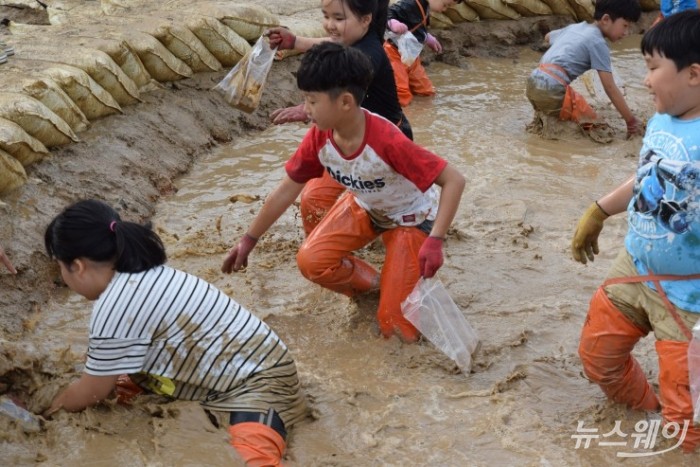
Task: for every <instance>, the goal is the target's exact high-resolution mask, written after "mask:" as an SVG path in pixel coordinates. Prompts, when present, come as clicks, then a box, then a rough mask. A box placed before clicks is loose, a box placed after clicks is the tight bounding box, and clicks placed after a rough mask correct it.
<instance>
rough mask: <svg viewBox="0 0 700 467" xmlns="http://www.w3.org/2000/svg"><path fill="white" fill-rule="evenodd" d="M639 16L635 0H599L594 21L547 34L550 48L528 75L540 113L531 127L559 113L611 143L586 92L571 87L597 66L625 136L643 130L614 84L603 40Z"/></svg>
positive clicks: (532, 99) (619, 36)
mask: <svg viewBox="0 0 700 467" xmlns="http://www.w3.org/2000/svg"><path fill="white" fill-rule="evenodd" d="M640 15H641V8H640V6H639V2H638V1H637V0H598V1H597V2H595V13H594V15H593V17H594V19H595V21H594V22H593V23H586V22H581V23H578V24H572V25H569V26H567V27H565V28H563V29H557V30H555V31H551V32H549V33H548V34H547V35H546V36H545V42H549V43H551V47H550V48H549V49H548V50H547V52H545V54H544V55H543V56H542V58H541V59H540V64H539V66H538V67H537V68H535V69H534V70H533V71H532V73H531V74H530V76H529V77H528V79H527V88H526V92H525V94H526V96H527V98H528V100H529V101H530V104H532V107H533V108H534V109H535V112H536V113H535V120H534V121H533V123H532V124H531V125H530V127H529V129H531V130H534V129H535V128H533V127H538V126H539V125H540V124H546V123H545V122H546V118H547V117H555V118H558V119H560V120H562V121H567V120H571V121H574V122H575V123H577V124H578V125H579V126H580V127H581V129H582V130H584V132H586V133H587V134H588V135H589V136H591V138H593V139H595V140H596V141H599V142H609V141H610V140H611V139H610V136H607V135H605V134H599V133H601V132H600V130H601V128H602V129H604V128H607V125H604V124H602V122H600V121H599V120H598V116H597V115H596V113H595V111H594V110H593V109H592V108H591V107H590V106H589V105H588V103H587V102H586V100H585V99H584V98H583V96H581V95H580V94H578V93H577V92H576V91H574V89H573V88H572V87H571V82H572V81H574V80H575V79H576V78H578V77H579V76H581V75H582V74H583V73H584V72H586V71H588V70H596V71H597V72H598V76H599V77H600V82H601V84H602V85H603V89H604V90H605V93H606V94H607V96H608V97H609V98H610V101H611V102H612V104H613V105H614V106H615V108H616V109H617V111H618V112H619V113H620V115H621V116H622V118H623V119H624V120H625V124H626V125H627V138H630V137H632V136H634V135H641V134H644V124H643V123H642V121H641V120H639V119H638V118H637V117H635V116H634V115H633V114H632V111H630V109H629V107H628V106H627V102H625V98H624V96H623V95H622V92H621V91H620V89H619V88H618V87H617V85H616V84H615V79H614V78H613V74H612V63H611V60H610V49H609V48H608V45H607V43H606V42H605V39H608V40H610V41H611V42H615V41H617V40H620V39H622V38H623V37H624V36H626V35H627V29H628V27H629V23H630V22H635V21H637V20H638V19H639V17H640ZM540 113H541V114H544V117H543V116H542V115H540ZM537 129H539V128H537ZM603 133H604V132H603Z"/></svg>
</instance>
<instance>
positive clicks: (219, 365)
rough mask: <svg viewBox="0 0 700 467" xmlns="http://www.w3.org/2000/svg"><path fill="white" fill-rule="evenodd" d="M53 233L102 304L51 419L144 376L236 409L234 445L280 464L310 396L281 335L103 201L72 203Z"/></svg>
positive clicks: (217, 406)
mask: <svg viewBox="0 0 700 467" xmlns="http://www.w3.org/2000/svg"><path fill="white" fill-rule="evenodd" d="M44 238H45V243H46V251H47V252H48V254H49V256H50V257H51V258H54V259H56V260H57V262H58V265H59V267H60V270H61V276H62V277H63V280H64V281H65V283H66V285H67V286H68V287H70V288H71V289H72V290H73V291H75V292H77V293H78V294H80V295H82V296H84V297H85V298H87V299H88V300H96V302H95V305H94V307H93V311H92V316H91V319H90V336H89V342H88V349H87V360H86V363H85V370H84V373H83V375H82V376H81V377H80V379H78V380H76V381H74V382H73V383H71V384H70V385H69V386H68V387H67V388H66V389H65V390H63V391H62V392H61V393H59V394H58V395H57V396H56V397H55V398H54V400H53V402H52V403H51V406H50V408H49V409H48V410H47V411H46V412H45V414H46V415H47V416H49V415H51V414H53V413H55V412H56V411H58V410H61V409H63V410H67V411H69V412H76V411H79V410H82V409H84V408H86V407H88V406H91V405H94V404H97V403H98V402H100V401H102V400H103V399H105V398H107V397H109V396H110V395H111V394H112V393H113V392H114V391H115V389H116V392H117V394H118V395H119V394H120V393H121V394H124V393H125V392H126V394H124V395H126V396H133V393H128V391H129V390H130V389H131V388H133V382H132V381H130V380H133V381H136V382H138V383H139V386H140V387H142V388H144V389H145V388H151V389H153V388H158V392H159V393H161V394H165V395H168V396H170V397H172V398H176V399H184V400H196V401H200V404H201V405H202V407H204V409H205V410H211V411H218V412H227V413H229V414H230V415H229V424H230V426H229V433H230V434H231V444H232V445H233V447H234V448H235V449H236V451H237V452H238V454H240V455H241V456H242V457H243V459H244V460H245V461H246V463H247V465H280V462H281V458H282V455H283V453H284V450H285V448H286V442H285V438H286V430H288V429H289V428H290V427H291V426H292V425H293V424H294V423H296V422H298V421H300V420H301V419H302V418H304V417H305V415H306V403H305V400H304V397H303V396H302V393H301V391H300V387H299V380H298V378H297V371H296V366H295V363H294V360H293V358H292V356H291V355H290V353H289V351H288V349H287V347H286V346H285V345H284V343H283V342H282V341H281V340H280V338H279V337H278V336H277V335H276V334H275V333H274V331H272V330H271V329H270V328H269V327H268V326H267V325H266V324H265V323H264V322H262V321H261V320H260V319H258V318H257V317H255V316H254V315H253V314H251V313H250V312H249V311H248V310H246V309H245V308H243V307H242V306H241V305H239V304H238V303H236V302H235V301H233V300H232V299H231V298H229V297H228V296H226V295H225V294H224V293H222V292H221V291H219V290H218V289H216V288H214V286H212V285H211V284H209V283H207V282H205V281H204V280H202V279H199V278H197V277H195V276H192V275H190V274H187V273H185V272H182V271H178V270H176V269H173V268H170V267H168V266H165V264H164V263H165V261H166V254H165V249H164V247H163V244H162V242H161V240H160V238H159V237H158V236H157V234H156V233H154V232H153V231H151V229H150V228H148V227H145V226H142V225H139V224H136V223H133V222H125V221H122V220H121V219H120V217H119V215H118V214H117V212H115V211H114V210H113V209H112V208H111V207H109V206H108V205H106V204H105V203H103V202H100V201H96V200H86V201H80V202H77V203H75V204H73V205H72V206H70V207H68V208H66V209H65V210H64V211H63V212H62V213H61V214H59V215H58V216H57V217H56V218H55V219H54V220H53V221H52V222H51V223H50V224H49V226H48V228H47V229H46V233H45V237H44ZM125 374H128V375H130V376H131V378H128V377H126V375H125ZM124 387H125V388H126V391H124V390H123V389H124ZM137 392H138V391H137Z"/></svg>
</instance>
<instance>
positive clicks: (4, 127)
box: [0, 118, 49, 167]
mask: <svg viewBox="0 0 700 467" xmlns="http://www.w3.org/2000/svg"><path fill="white" fill-rule="evenodd" d="M0 149H2V150H3V151H5V152H7V153H8V154H9V155H11V156H12V157H14V158H15V159H17V160H18V161H19V163H20V164H22V165H23V166H24V167H27V166H29V165H31V164H33V163H35V162H38V161H40V160H42V159H43V158H45V157H46V156H48V155H49V150H48V149H46V146H44V145H43V144H42V143H41V141H39V140H38V139H36V138H34V137H33V136H31V135H30V134H28V133H27V132H26V131H24V129H23V128H22V127H21V126H19V125H17V124H16V123H15V122H11V121H10V120H7V119H4V118H0Z"/></svg>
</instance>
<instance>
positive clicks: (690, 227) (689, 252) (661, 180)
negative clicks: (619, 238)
mask: <svg viewBox="0 0 700 467" xmlns="http://www.w3.org/2000/svg"><path fill="white" fill-rule="evenodd" d="M627 215H628V216H627V218H628V222H629V230H628V231H627V237H626V238H625V246H626V248H627V251H628V252H629V253H630V255H632V258H633V259H634V264H635V266H636V267H637V270H638V271H639V274H647V273H648V272H649V270H651V271H653V272H654V273H655V274H676V275H688V274H698V273H700V118H695V119H692V120H680V119H678V118H674V117H672V116H670V115H668V114H656V115H654V117H653V118H652V119H651V120H649V124H648V125H647V131H646V134H645V135H644V142H643V145H642V149H641V151H640V163H639V168H638V170H637V178H636V181H635V186H634V195H633V196H632V200H631V201H630V204H629V206H628V207H627ZM647 285H649V286H650V287H652V288H654V287H653V284H651V283H647ZM661 286H662V287H663V289H664V291H665V292H666V294H667V295H668V298H669V299H670V300H671V302H672V303H673V304H674V305H676V306H677V307H679V308H682V309H684V310H688V311H693V312H696V313H700V280H692V281H663V282H661Z"/></svg>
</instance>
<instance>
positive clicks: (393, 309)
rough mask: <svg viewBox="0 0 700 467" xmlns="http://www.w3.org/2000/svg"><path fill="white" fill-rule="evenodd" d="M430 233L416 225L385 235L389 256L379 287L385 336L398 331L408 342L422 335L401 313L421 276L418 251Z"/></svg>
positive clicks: (380, 314)
mask: <svg viewBox="0 0 700 467" xmlns="http://www.w3.org/2000/svg"><path fill="white" fill-rule="evenodd" d="M427 236H428V234H426V233H425V232H423V231H421V230H419V229H417V228H415V227H397V228H394V229H391V230H388V231H386V232H384V233H383V234H382V240H383V241H384V244H385V245H386V258H385V260H384V267H383V268H382V276H381V283H380V286H379V309H378V310H377V321H378V322H379V329H380V331H381V332H382V335H383V336H384V337H391V335H392V334H394V333H395V334H396V335H398V336H399V337H400V338H401V339H403V340H404V341H406V342H415V341H417V340H418V337H420V332H418V330H417V329H416V328H415V326H413V324H411V322H410V321H408V320H407V319H406V318H404V316H403V313H401V302H403V301H404V300H405V299H406V297H408V295H409V294H410V293H411V291H412V290H413V288H414V287H415V286H416V283H417V282H418V279H419V278H420V267H419V263H418V250H420V247H421V245H422V244H423V241H424V240H425V238H426V237H427Z"/></svg>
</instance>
